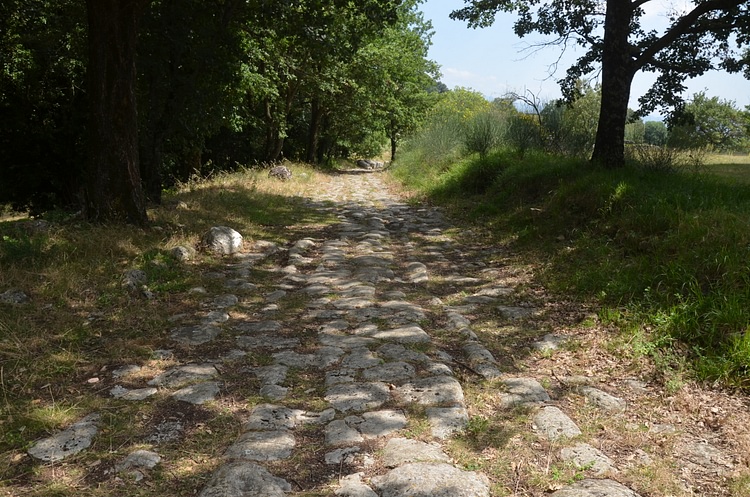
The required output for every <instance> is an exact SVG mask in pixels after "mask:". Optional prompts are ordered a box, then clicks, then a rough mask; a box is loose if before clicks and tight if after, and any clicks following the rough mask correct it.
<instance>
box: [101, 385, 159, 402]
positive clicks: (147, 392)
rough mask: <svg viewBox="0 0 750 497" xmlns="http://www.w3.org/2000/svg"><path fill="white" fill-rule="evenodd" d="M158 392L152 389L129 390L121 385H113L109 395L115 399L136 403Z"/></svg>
mask: <svg viewBox="0 0 750 497" xmlns="http://www.w3.org/2000/svg"><path fill="white" fill-rule="evenodd" d="M158 391H159V390H158V389H156V388H154V387H148V388H134V389H132V390H131V389H128V388H125V387H123V386H121V385H115V386H114V387H112V389H111V390H110V391H109V394H110V395H111V396H112V397H114V398H116V399H122V400H131V401H138V400H145V399H147V398H149V397H151V396H152V395H156V392H158Z"/></svg>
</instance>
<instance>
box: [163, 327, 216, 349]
mask: <svg viewBox="0 0 750 497" xmlns="http://www.w3.org/2000/svg"><path fill="white" fill-rule="evenodd" d="M219 333H221V328H219V327H218V326H214V325H213V324H197V325H193V326H182V327H180V328H175V329H173V330H172V332H171V333H170V334H169V336H170V338H172V340H174V341H175V342H180V343H182V344H185V345H202V344H204V343H208V342H210V341H211V340H213V339H214V338H216V337H217V336H219Z"/></svg>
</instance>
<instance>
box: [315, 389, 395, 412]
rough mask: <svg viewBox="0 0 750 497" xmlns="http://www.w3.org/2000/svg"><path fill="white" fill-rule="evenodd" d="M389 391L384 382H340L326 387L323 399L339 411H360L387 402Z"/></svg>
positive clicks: (389, 395)
mask: <svg viewBox="0 0 750 497" xmlns="http://www.w3.org/2000/svg"><path fill="white" fill-rule="evenodd" d="M390 398H391V392H390V390H389V389H388V386H387V385H386V384H385V383H380V382H369V383H341V384H338V385H333V386H332V387H330V388H328V390H327V392H326V396H325V400H326V401H327V402H329V403H330V404H331V405H332V406H333V407H334V408H335V409H336V410H337V411H340V412H349V411H352V412H362V411H366V410H369V409H376V408H378V407H380V406H381V405H383V404H385V403H386V402H388V401H389V400H390Z"/></svg>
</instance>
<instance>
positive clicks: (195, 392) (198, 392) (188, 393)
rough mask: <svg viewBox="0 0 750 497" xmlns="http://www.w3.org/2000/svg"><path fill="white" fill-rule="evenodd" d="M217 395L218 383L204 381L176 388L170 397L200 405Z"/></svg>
mask: <svg viewBox="0 0 750 497" xmlns="http://www.w3.org/2000/svg"><path fill="white" fill-rule="evenodd" d="M217 395H219V383H218V382H216V381H206V382H203V383H196V384H195V385H189V386H186V387H184V388H181V389H179V390H177V391H176V392H175V393H173V394H172V397H173V398H175V399H176V400H180V401H182V402H187V403H188V404H193V405H201V404H205V403H206V402H210V401H212V400H214V399H216V396H217Z"/></svg>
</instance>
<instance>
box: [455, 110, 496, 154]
mask: <svg viewBox="0 0 750 497" xmlns="http://www.w3.org/2000/svg"><path fill="white" fill-rule="evenodd" d="M500 119H501V118H500V116H497V115H495V114H494V113H492V112H483V113H480V114H477V115H476V116H474V118H473V119H472V120H471V121H470V122H469V124H468V126H467V129H466V132H465V134H464V147H465V148H466V151H467V152H469V153H477V154H479V157H480V158H482V159H484V158H485V157H487V154H488V153H490V151H491V150H492V149H493V148H495V147H497V146H498V145H499V144H500V141H501V138H502V134H503V123H502V122H501V120H500Z"/></svg>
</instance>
